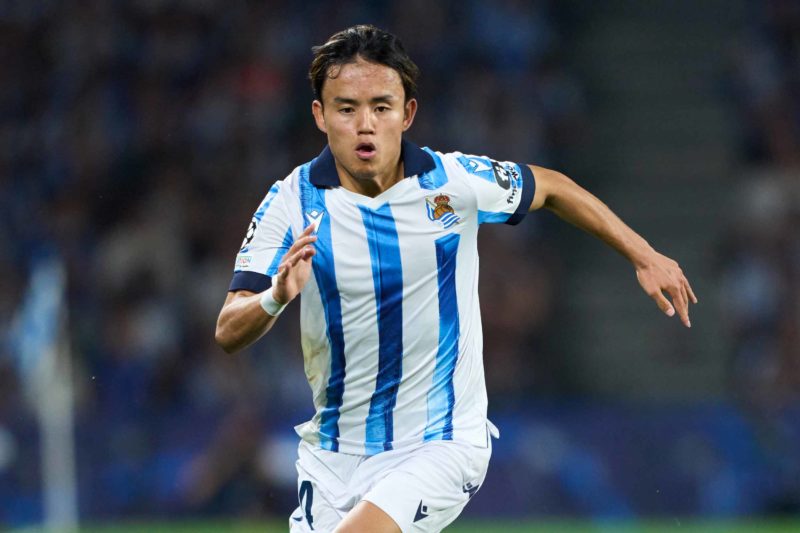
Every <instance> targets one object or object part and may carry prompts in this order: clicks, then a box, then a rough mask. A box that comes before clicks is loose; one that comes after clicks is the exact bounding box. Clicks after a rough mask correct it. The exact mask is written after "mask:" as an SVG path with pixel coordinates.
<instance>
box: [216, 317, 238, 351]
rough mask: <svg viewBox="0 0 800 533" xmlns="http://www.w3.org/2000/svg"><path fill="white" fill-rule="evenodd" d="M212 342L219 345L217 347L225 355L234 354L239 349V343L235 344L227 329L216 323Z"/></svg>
mask: <svg viewBox="0 0 800 533" xmlns="http://www.w3.org/2000/svg"><path fill="white" fill-rule="evenodd" d="M214 340H215V341H216V342H217V345H219V347H220V348H222V349H223V350H224V351H225V353H229V354H234V353H236V352H238V351H239V350H240V349H241V347H240V346H239V343H237V342H236V339H235V338H234V336H233V335H232V334H231V333H230V331H229V330H228V328H226V327H224V326H222V325H221V324H219V323H217V330H216V332H214Z"/></svg>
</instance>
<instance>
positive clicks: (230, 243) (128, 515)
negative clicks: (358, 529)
mask: <svg viewBox="0 0 800 533" xmlns="http://www.w3.org/2000/svg"><path fill="white" fill-rule="evenodd" d="M364 22H369V23H374V24H376V25H379V26H381V27H383V28H385V29H388V30H390V31H392V32H394V33H396V34H397V35H398V36H400V38H401V39H402V40H403V42H404V44H405V45H406V48H407V49H408V50H409V52H410V54H411V56H412V58H414V59H415V60H416V62H417V63H418V65H419V66H420V68H421V70H422V78H421V83H420V94H419V101H420V112H419V114H418V116H417V117H418V118H417V121H416V123H415V124H414V126H413V128H412V130H411V131H410V133H409V135H408V136H409V138H410V139H412V140H414V141H415V142H416V143H418V144H420V145H428V146H431V147H432V148H435V149H438V150H441V151H449V150H454V149H458V150H461V151H463V152H467V153H477V154H487V155H491V156H493V157H496V158H499V159H504V160H513V161H520V162H531V163H535V164H538V165H542V166H549V167H553V168H556V169H559V170H561V171H563V172H565V173H566V174H567V175H569V176H571V177H573V178H574V179H575V180H576V181H578V182H579V183H581V184H582V185H584V186H585V187H586V188H588V189H589V190H591V191H593V192H594V193H596V194H597V195H598V196H600V197H601V198H602V199H603V200H604V201H606V202H607V203H608V204H609V205H610V206H611V207H612V209H614V210H615V211H616V212H617V213H618V214H619V215H620V216H621V217H622V218H623V219H624V220H626V221H627V222H628V223H629V224H631V225H632V226H633V227H634V228H635V229H637V230H638V231H640V232H641V233H642V234H643V235H644V236H645V237H646V238H647V239H648V240H649V241H650V242H651V244H653V245H654V246H655V247H656V248H657V249H658V250H660V251H662V252H663V253H665V254H667V255H669V256H671V257H673V258H675V259H676V260H678V261H679V262H680V263H681V265H682V267H683V269H684V270H685V272H686V273H687V275H688V277H689V279H690V280H691V282H692V284H693V287H694V289H695V292H696V293H697V295H698V296H699V298H700V304H699V305H698V306H696V307H694V308H693V309H692V324H693V327H692V329H691V330H686V329H684V328H682V327H681V326H680V325H679V323H678V321H677V320H676V319H674V318H673V319H668V318H666V317H664V316H663V315H662V314H661V313H660V312H659V311H658V310H657V308H656V306H655V305H654V304H653V303H652V302H651V301H650V300H649V299H648V298H647V297H646V296H645V295H644V294H643V293H642V292H641V290H640V289H639V287H638V284H637V283H636V279H635V276H634V272H633V270H632V268H631V267H630V265H628V264H627V263H626V262H625V261H624V260H623V259H622V258H620V257H619V256H617V255H615V254H614V252H613V251H611V250H610V249H607V248H606V247H604V246H603V245H602V244H600V243H599V242H596V241H594V240H593V239H591V238H590V237H588V236H585V235H582V234H581V233H580V232H578V231H577V230H575V229H574V228H571V227H569V226H568V225H566V224H565V223H563V222H561V221H559V220H558V219H557V218H555V217H554V216H552V215H551V214H549V213H536V214H533V215H531V216H529V217H528V218H527V219H526V220H525V221H524V223H523V224H522V225H521V226H518V227H514V228H510V227H499V228H494V227H493V228H484V229H482V232H483V236H482V242H481V254H482V258H483V263H482V272H481V274H482V275H481V286H480V290H481V299H482V309H483V318H484V331H485V366H486V374H487V381H488V387H489V397H490V406H489V412H490V417H491V418H492V419H493V420H494V422H495V423H496V424H497V425H498V426H499V427H500V430H501V434H502V437H501V439H500V440H499V441H496V444H495V454H494V458H493V463H492V465H491V468H490V473H489V476H488V478H487V481H486V483H485V486H484V488H483V489H482V490H481V492H480V493H479V495H478V496H477V497H476V498H475V499H474V500H473V503H472V504H471V505H470V507H469V508H468V509H467V512H466V515H467V516H473V517H488V518H491V517H494V516H503V517H509V516H516V517H554V516H573V517H589V518H636V517H650V516H662V517H663V516H696V517H697V516H699V517H743V516H744V517H755V516H766V515H777V514H792V515H797V514H798V513H800V451H798V444H797V443H798V442H800V400H798V393H800V230H798V227H800V226H799V224H800V179H798V178H799V177H800V173H798V169H800V2H797V1H794V0H764V1H752V2H748V1H745V0H706V1H703V2H689V1H677V2H676V1H670V0H648V1H647V2H629V1H625V0H605V1H602V2H583V1H580V0H559V1H555V0H552V1H546V0H541V1H532V2H529V1H522V0H493V1H491V2H488V1H479V0H467V1H453V0H451V1H437V2H431V1H428V0H404V1H399V0H398V1H380V2H366V1H358V0H342V1H339V2H322V1H318V0H310V1H306V2H256V1H221V0H185V1H182V0H130V1H127V2H126V1H102V0H87V1H85V2H80V3H79V5H78V3H71V2H59V1H56V0H29V1H26V2H13V1H12V2H3V3H2V5H0V80H2V82H0V257H2V261H0V325H2V327H3V330H2V331H0V334H3V335H5V334H6V333H8V332H9V331H10V329H11V328H10V327H6V326H8V325H10V324H12V321H13V319H14V316H15V315H16V314H17V313H18V309H19V307H20V305H21V302H22V301H23V297H24V294H25V290H26V287H27V286H28V280H29V276H30V273H31V271H32V269H33V266H34V264H35V262H36V259H37V258H38V257H40V256H41V255H42V254H44V253H45V251H46V252H47V253H52V252H53V251H56V252H57V254H58V255H59V256H60V257H61V258H62V259H63V261H64V263H65V265H66V271H67V279H68V285H67V301H68V311H69V327H68V340H69V346H70V352H71V354H72V361H73V366H72V378H73V380H74V383H75V387H76V427H75V439H76V449H77V477H78V489H79V505H80V513H81V519H82V520H90V521H111V520H120V519H127V520H129V519H134V518H144V517H156V518H157V517H167V516H168V517H171V518H176V517H208V516H226V517H227V516H236V517H250V518H259V517H279V518H283V517H285V516H286V515H287V513H288V512H289V511H290V510H291V509H292V508H293V506H294V505H295V503H294V502H296V497H295V472H294V465H293V461H294V457H295V447H296V442H297V439H296V437H295V436H294V434H293V432H292V426H293V425H294V424H298V423H300V422H302V421H304V420H306V419H307V418H308V417H309V416H310V414H311V412H312V405H311V397H310V390H309V388H308V386H307V384H306V383H305V378H304V374H303V370H302V355H301V353H300V345H299V335H298V332H299V326H298V319H297V318H298V309H297V306H291V307H290V309H289V310H287V312H286V313H284V315H283V317H282V318H281V320H280V321H279V324H278V326H277V327H276V328H275V329H274V330H273V331H272V332H271V333H270V335H269V341H268V342H262V343H258V344H256V345H255V346H254V347H252V348H251V349H249V350H247V351H246V353H244V354H241V355H237V356H228V355H226V354H224V353H223V352H222V351H221V350H220V349H219V348H218V347H217V346H216V345H215V343H214V339H213V332H214V324H215V320H216V316H217V313H218V312H219V309H220V307H221V304H222V302H223V300H224V298H225V296H226V290H227V286H228V282H229V280H230V276H231V274H232V270H233V260H234V256H235V254H236V251H237V249H238V246H239V243H240V242H241V239H242V237H243V235H244V232H245V230H246V228H247V224H248V222H249V220H250V217H251V214H252V212H253V211H254V209H255V208H256V207H257V205H258V203H259V201H260V199H261V198H262V197H263V195H264V194H265V193H266V191H267V190H268V189H269V187H270V185H271V184H272V183H273V181H275V180H276V179H281V178H282V177H284V176H285V175H286V174H288V173H289V172H290V171H291V169H292V168H293V167H294V166H295V165H297V164H299V163H302V162H304V161H307V160H309V159H311V158H312V157H314V156H315V155H316V154H317V153H319V151H320V150H321V149H322V147H323V146H324V143H325V138H324V136H323V135H322V134H321V133H319V132H318V131H317V130H316V128H315V127H314V125H313V122H312V119H311V115H310V102H311V99H312V94H311V90H310V87H309V84H308V81H307V79H306V72H307V68H308V64H309V62H310V58H311V53H310V47H311V46H312V45H315V44H320V43H322V42H324V41H325V40H326V38H327V37H328V36H329V35H331V34H332V33H333V32H335V31H338V30H340V29H343V28H345V27H347V26H350V25H352V24H355V23H364ZM7 336H8V337H9V338H10V337H11V334H10V333H9V335H7ZM0 350H2V351H0V526H8V527H11V526H17V525H24V524H29V523H33V522H36V521H38V520H40V519H41V515H42V504H41V500H42V487H41V481H40V475H39V472H40V467H41V460H40V459H41V458H40V457H39V448H38V442H39V438H40V437H39V431H38V426H37V423H36V418H35V412H34V408H33V407H32V405H31V402H29V401H28V400H27V399H26V394H25V392H24V391H25V384H24V383H23V380H22V378H21V377H20V373H19V372H18V364H17V363H16V362H15V356H14V350H13V343H12V342H9V343H5V344H3V345H2V348H0Z"/></svg>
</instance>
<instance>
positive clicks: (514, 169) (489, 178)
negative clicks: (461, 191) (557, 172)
mask: <svg viewBox="0 0 800 533" xmlns="http://www.w3.org/2000/svg"><path fill="white" fill-rule="evenodd" d="M453 156H455V159H456V161H457V162H458V167H459V170H460V171H462V172H463V174H464V175H465V180H466V182H467V184H468V186H469V187H470V188H471V189H472V191H473V192H474V193H475V197H476V198H477V203H478V223H479V224H483V223H494V224H498V223H506V224H511V225H514V224H519V223H520V221H521V220H522V219H523V218H525V215H526V214H527V213H528V210H529V209H530V205H531V202H532V201H533V193H534V191H535V190H536V182H535V180H534V177H533V172H532V171H531V169H530V167H529V166H528V165H524V164H523V165H521V164H517V163H512V162H511V161H496V160H494V159H491V158H489V157H486V156H475V155H466V154H461V153H454V154H453Z"/></svg>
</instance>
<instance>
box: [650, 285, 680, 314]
mask: <svg viewBox="0 0 800 533" xmlns="http://www.w3.org/2000/svg"><path fill="white" fill-rule="evenodd" d="M652 298H653V300H655V301H656V305H658V308H659V309H661V310H662V311H663V312H664V314H665V315H667V316H673V315H674V314H675V308H674V307H672V304H671V303H669V300H667V298H666V297H665V296H664V295H663V294H662V293H661V291H658V292H656V293H655V294H653V295H652Z"/></svg>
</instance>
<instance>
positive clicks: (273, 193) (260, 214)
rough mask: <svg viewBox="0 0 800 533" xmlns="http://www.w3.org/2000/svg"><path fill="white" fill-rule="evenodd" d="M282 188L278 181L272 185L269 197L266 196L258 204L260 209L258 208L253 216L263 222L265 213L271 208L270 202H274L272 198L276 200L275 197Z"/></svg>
mask: <svg viewBox="0 0 800 533" xmlns="http://www.w3.org/2000/svg"><path fill="white" fill-rule="evenodd" d="M280 188H281V186H280V184H279V183H277V182H276V183H275V184H274V185H273V186H272V187H270V189H269V192H268V193H267V197H266V198H264V201H263V202H261V205H260V206H258V209H257V210H256V212H255V214H254V215H253V217H254V218H255V219H256V220H257V221H258V222H261V219H262V218H264V213H265V212H266V211H267V209H268V208H269V204H271V203H272V200H274V199H275V197H276V196H278V190H279V189H280Z"/></svg>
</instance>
